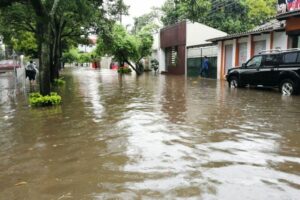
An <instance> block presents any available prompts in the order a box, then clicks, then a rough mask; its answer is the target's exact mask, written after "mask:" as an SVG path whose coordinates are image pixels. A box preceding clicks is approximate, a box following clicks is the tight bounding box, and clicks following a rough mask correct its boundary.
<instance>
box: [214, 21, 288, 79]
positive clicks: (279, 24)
mask: <svg viewBox="0 0 300 200" xmlns="http://www.w3.org/2000/svg"><path fill="white" fill-rule="evenodd" d="M285 26H286V23H285V21H278V20H276V19H273V20H271V21H269V22H268V23H265V24H263V25H261V26H258V27H256V28H255V29H253V30H250V31H248V32H243V33H236V34H232V35H228V36H226V37H219V38H214V39H211V40H209V41H211V42H215V43H217V44H218V61H217V63H218V64H217V66H218V72H217V74H218V75H217V77H218V79H225V76H226V74H227V71H228V69H230V68H232V67H239V66H241V65H242V64H243V63H245V62H246V61H247V60H249V59H250V58H251V57H252V56H254V55H256V54H258V53H259V52H261V51H263V50H268V49H287V48H289V45H288V44H289V43H288V39H289V37H288V35H287V34H286V32H285Z"/></svg>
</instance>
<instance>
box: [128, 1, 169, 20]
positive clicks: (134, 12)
mask: <svg viewBox="0 0 300 200" xmlns="http://www.w3.org/2000/svg"><path fill="white" fill-rule="evenodd" d="M124 2H125V4H126V5H129V6H130V8H129V16H123V24H124V25H125V26H126V25H127V24H131V25H132V24H133V17H139V16H141V15H143V14H145V13H148V12H149V11H151V8H152V7H153V6H155V7H160V6H161V5H162V4H163V3H164V2H165V0H124Z"/></svg>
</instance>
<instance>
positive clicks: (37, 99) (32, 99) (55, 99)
mask: <svg viewBox="0 0 300 200" xmlns="http://www.w3.org/2000/svg"><path fill="white" fill-rule="evenodd" d="M29 103H30V105H31V106H34V107H47V106H55V105H59V104H60V103H61V96H59V95H58V94H57V93H55V92H51V94H50V95H46V96H43V95H41V94H40V93H31V94H30V95H29Z"/></svg>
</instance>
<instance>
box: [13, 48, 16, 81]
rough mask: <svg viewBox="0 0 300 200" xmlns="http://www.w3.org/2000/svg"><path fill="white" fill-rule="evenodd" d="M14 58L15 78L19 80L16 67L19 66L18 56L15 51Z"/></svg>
mask: <svg viewBox="0 0 300 200" xmlns="http://www.w3.org/2000/svg"><path fill="white" fill-rule="evenodd" d="M12 57H13V64H14V72H15V77H16V78H17V69H16V66H17V62H16V57H17V54H16V52H15V51H13V54H12Z"/></svg>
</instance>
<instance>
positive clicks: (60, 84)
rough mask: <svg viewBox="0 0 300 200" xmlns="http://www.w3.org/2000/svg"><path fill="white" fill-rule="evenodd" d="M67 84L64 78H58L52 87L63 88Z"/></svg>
mask: <svg viewBox="0 0 300 200" xmlns="http://www.w3.org/2000/svg"><path fill="white" fill-rule="evenodd" d="M65 83H66V81H65V80H63V78H58V79H54V81H53V83H52V86H54V87H57V86H63V85H64V84H65Z"/></svg>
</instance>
